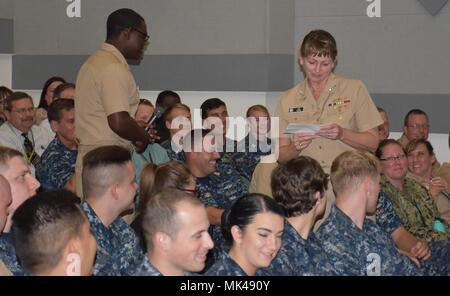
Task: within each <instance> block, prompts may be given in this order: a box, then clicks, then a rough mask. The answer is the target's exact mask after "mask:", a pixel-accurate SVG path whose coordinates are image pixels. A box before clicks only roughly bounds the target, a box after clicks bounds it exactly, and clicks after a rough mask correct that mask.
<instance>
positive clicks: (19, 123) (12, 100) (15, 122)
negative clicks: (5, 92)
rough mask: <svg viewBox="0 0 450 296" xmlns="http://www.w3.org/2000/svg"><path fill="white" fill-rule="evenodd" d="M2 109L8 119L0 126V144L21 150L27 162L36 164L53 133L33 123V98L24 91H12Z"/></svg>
mask: <svg viewBox="0 0 450 296" xmlns="http://www.w3.org/2000/svg"><path fill="white" fill-rule="evenodd" d="M4 109H5V114H6V117H7V118H8V121H7V122H5V123H4V124H3V125H2V126H0V146H5V147H10V148H13V149H16V150H18V151H21V152H22V153H23V154H24V155H26V158H27V162H28V163H29V164H32V165H36V164H37V162H38V161H39V158H40V156H41V155H42V153H43V152H44V150H45V149H46V148H47V146H48V144H49V143H50V142H51V141H52V139H53V135H52V134H51V132H50V131H48V130H47V129H45V128H43V127H40V126H36V125H33V124H34V116H35V111H36V110H35V108H34V106H33V99H32V98H31V97H30V96H29V95H28V94H26V93H24V92H14V93H12V94H11V95H10V96H9V97H7V98H6V99H5V101H4ZM33 170H34V167H33Z"/></svg>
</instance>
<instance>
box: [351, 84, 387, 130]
mask: <svg viewBox="0 0 450 296" xmlns="http://www.w3.org/2000/svg"><path fill="white" fill-rule="evenodd" d="M359 84H360V85H359V87H358V90H357V92H356V98H355V99H356V104H357V106H356V114H355V120H356V126H357V130H358V131H359V132H365V131H367V130H370V129H372V128H375V127H377V126H379V125H380V124H382V123H383V120H382V119H381V116H380V113H379V112H378V110H377V107H376V106H375V104H374V103H373V100H372V98H371V97H370V95H369V92H368V91H367V88H366V86H365V85H364V83H362V82H361V81H359Z"/></svg>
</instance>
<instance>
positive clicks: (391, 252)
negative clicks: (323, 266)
mask: <svg viewBox="0 0 450 296" xmlns="http://www.w3.org/2000/svg"><path fill="white" fill-rule="evenodd" d="M316 236H317V238H318V239H319V241H320V242H321V243H322V246H323V248H324V250H325V252H326V253H327V254H328V258H329V259H330V261H331V264H333V266H334V268H335V269H336V270H337V272H338V274H339V275H359V276H363V275H422V272H421V271H419V269H417V268H416V267H415V265H414V264H413V263H412V262H411V261H410V260H409V259H408V258H407V257H406V256H402V255H400V254H399V253H398V251H397V249H396V247H395V245H394V243H393V241H392V240H391V239H390V237H389V235H388V234H387V233H386V232H384V231H383V230H382V229H381V228H379V227H378V226H377V225H376V224H375V222H373V221H372V220H369V219H365V220H364V224H363V228H362V229H359V228H358V227H357V226H356V225H355V224H354V223H353V221H352V220H351V219H350V218H349V217H348V216H347V215H346V214H345V213H344V212H342V211H341V210H340V209H339V208H337V207H336V206H335V205H333V207H332V209H331V213H330V215H329V216H328V218H327V219H326V220H325V222H324V223H323V224H322V225H321V226H320V228H319V229H318V230H317V232H316Z"/></svg>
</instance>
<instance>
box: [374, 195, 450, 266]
mask: <svg viewBox="0 0 450 296" xmlns="http://www.w3.org/2000/svg"><path fill="white" fill-rule="evenodd" d="M376 219H377V224H378V226H380V227H381V229H383V230H384V231H385V232H386V233H387V234H389V235H392V233H393V232H394V231H395V230H396V229H398V228H400V227H402V226H403V224H402V221H401V220H400V218H399V217H398V215H397V214H396V213H395V210H394V207H393V206H392V203H391V201H390V199H389V198H388V197H387V196H386V194H384V193H383V192H380V196H379V198H378V205H377V213H376ZM449 242H450V241H449V240H440V241H433V242H430V243H428V248H429V249H430V250H431V257H430V258H429V259H428V260H426V261H425V260H421V259H419V261H420V265H421V267H422V269H423V272H424V274H425V275H449V272H450V243H449Z"/></svg>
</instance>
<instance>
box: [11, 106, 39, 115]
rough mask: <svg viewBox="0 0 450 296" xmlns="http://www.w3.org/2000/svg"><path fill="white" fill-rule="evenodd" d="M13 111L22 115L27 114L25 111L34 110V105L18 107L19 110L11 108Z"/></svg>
mask: <svg viewBox="0 0 450 296" xmlns="http://www.w3.org/2000/svg"><path fill="white" fill-rule="evenodd" d="M11 112H16V113H19V114H20V115H22V114H25V113H27V112H28V113H31V112H34V107H31V108H21V109H17V110H11Z"/></svg>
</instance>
